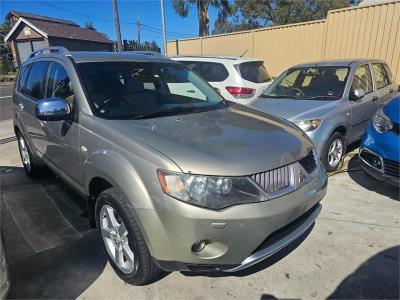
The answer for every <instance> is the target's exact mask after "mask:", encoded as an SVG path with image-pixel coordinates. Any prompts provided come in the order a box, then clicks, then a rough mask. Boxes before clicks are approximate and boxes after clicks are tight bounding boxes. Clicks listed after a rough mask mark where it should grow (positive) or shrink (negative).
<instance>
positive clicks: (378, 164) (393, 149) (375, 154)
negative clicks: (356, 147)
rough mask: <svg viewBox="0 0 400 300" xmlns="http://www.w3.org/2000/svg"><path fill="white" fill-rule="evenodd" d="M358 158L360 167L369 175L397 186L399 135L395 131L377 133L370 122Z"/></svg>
mask: <svg viewBox="0 0 400 300" xmlns="http://www.w3.org/2000/svg"><path fill="white" fill-rule="evenodd" d="M359 158H360V162H361V167H362V168H363V169H364V171H365V172H367V173H368V174H369V175H371V176H373V177H375V178H376V179H378V180H382V181H385V182H388V183H390V184H392V185H395V186H399V177H400V171H399V162H400V136H399V135H398V134H397V133H395V132H393V131H388V132H385V133H379V132H377V131H376V130H375V128H374V126H373V125H372V124H370V125H369V127H368V130H367V132H366V133H365V135H364V137H363V140H362V143H361V147H360V153H359Z"/></svg>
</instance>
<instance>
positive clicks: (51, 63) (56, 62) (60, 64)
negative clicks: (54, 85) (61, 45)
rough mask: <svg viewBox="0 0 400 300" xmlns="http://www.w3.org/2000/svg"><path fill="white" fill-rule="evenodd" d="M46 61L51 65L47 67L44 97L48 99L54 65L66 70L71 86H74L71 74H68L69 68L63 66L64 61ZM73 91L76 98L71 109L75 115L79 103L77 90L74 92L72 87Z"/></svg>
mask: <svg viewBox="0 0 400 300" xmlns="http://www.w3.org/2000/svg"><path fill="white" fill-rule="evenodd" d="M46 61H47V62H48V63H49V65H48V67H47V72H46V79H45V82H44V87H43V88H44V97H45V98H48V97H47V96H48V95H47V87H48V81H49V75H50V71H51V67H52V65H53V64H58V65H59V66H60V67H61V68H63V69H64V71H65V73H66V74H67V76H68V78H69V81H70V83H71V85H72V80H71V76H70V74H69V73H68V70H67V68H66V67H65V66H64V65H63V63H62V61H56V60H46ZM72 91H73V96H74V98H73V107H70V108H71V113H75V112H76V111H77V105H78V101H77V100H76V94H75V90H74V88H73V86H72ZM61 99H63V98H61ZM63 100H66V99H63Z"/></svg>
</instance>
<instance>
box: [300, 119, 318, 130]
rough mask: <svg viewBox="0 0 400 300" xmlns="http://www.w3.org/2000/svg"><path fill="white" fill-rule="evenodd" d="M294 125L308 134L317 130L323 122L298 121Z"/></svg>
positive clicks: (316, 120) (315, 120)
mask: <svg viewBox="0 0 400 300" xmlns="http://www.w3.org/2000/svg"><path fill="white" fill-rule="evenodd" d="M294 124H296V125H297V126H298V127H299V128H300V129H301V130H303V131H304V132H308V131H313V130H314V129H316V128H317V127H318V126H319V124H321V120H319V119H314V120H304V121H296V122H294Z"/></svg>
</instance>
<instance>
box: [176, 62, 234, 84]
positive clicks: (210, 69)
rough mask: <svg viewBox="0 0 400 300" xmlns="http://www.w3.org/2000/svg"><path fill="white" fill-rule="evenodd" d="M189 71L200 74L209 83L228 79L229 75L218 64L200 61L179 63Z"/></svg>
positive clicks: (222, 66)
mask: <svg viewBox="0 0 400 300" xmlns="http://www.w3.org/2000/svg"><path fill="white" fill-rule="evenodd" d="M179 62H181V63H183V64H184V65H186V66H187V67H188V68H189V69H191V70H193V71H195V72H196V73H198V74H200V75H201V76H202V77H203V78H204V79H205V80H207V81H209V82H222V81H224V80H225V79H227V78H228V76H229V73H228V71H227V70H226V68H225V66H224V65H223V64H220V63H213V62H201V61H179Z"/></svg>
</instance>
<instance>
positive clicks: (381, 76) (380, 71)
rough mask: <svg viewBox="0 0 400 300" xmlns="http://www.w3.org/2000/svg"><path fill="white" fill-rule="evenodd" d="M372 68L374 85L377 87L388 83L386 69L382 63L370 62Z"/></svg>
mask: <svg viewBox="0 0 400 300" xmlns="http://www.w3.org/2000/svg"><path fill="white" fill-rule="evenodd" d="M372 70H374V75H375V81H376V86H377V88H378V89H380V88H383V87H385V86H387V85H389V84H390V83H389V78H388V76H387V75H386V71H385V69H384V67H383V65H382V64H372Z"/></svg>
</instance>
